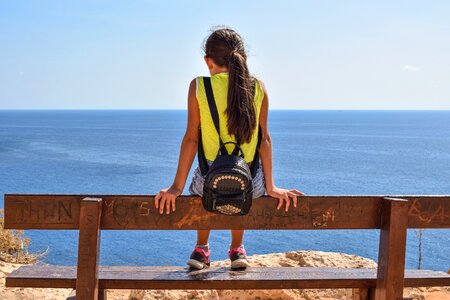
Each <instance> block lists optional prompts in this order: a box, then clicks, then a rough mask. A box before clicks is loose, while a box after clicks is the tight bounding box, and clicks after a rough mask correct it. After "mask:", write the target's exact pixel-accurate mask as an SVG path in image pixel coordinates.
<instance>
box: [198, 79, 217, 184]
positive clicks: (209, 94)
mask: <svg viewBox="0 0 450 300" xmlns="http://www.w3.org/2000/svg"><path fill="white" fill-rule="evenodd" d="M203 84H204V86H205V92H206V99H207V100H208V107H209V111H210V112H211V117H212V119H213V123H214V127H215V128H216V131H217V134H218V135H219V147H220V146H222V145H223V141H222V138H221V137H220V123H219V113H218V112H217V106H216V101H215V100H214V93H213V90H212V86H211V78H210V77H206V76H204V77H203ZM201 134H202V132H201V129H199V140H198V152H197V153H198V165H199V167H200V171H201V173H202V175H203V176H204V175H206V173H207V172H208V169H209V166H208V162H207V161H206V156H205V151H204V149H203V143H202V138H201Z"/></svg>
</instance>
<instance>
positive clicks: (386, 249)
mask: <svg viewBox="0 0 450 300" xmlns="http://www.w3.org/2000/svg"><path fill="white" fill-rule="evenodd" d="M409 204H410V203H409V201H408V200H404V199H398V198H385V199H383V206H382V212H381V231H380V243H379V249H378V271H377V284H376V289H375V299H376V300H390V299H403V281H404V278H403V277H404V273H405V252H406V233H407V231H406V229H407V226H408V209H409Z"/></svg>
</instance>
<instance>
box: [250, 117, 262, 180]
mask: <svg viewBox="0 0 450 300" xmlns="http://www.w3.org/2000/svg"><path fill="white" fill-rule="evenodd" d="M261 140H262V130H261V125H260V126H258V142H257V144H256V150H255V156H254V157H253V161H252V164H251V166H250V171H251V172H252V177H253V178H255V175H256V172H257V171H258V168H259V146H260V145H261Z"/></svg>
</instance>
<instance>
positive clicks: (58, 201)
mask: <svg viewBox="0 0 450 300" xmlns="http://www.w3.org/2000/svg"><path fill="white" fill-rule="evenodd" d="M84 197H99V198H102V199H103V200H104V205H103V212H102V216H103V217H102V222H101V229H122V230H127V229H152V230H161V229H187V230H190V229H379V228H380V216H379V213H380V209H381V202H382V199H383V197H384V196H303V197H301V198H299V202H298V205H297V207H296V208H294V207H292V206H291V208H290V209H289V211H288V212H285V211H284V210H281V209H280V210H276V209H275V207H276V205H277V200H276V199H274V198H271V197H261V198H258V199H255V200H254V201H253V206H252V209H251V211H250V213H249V214H248V215H246V216H242V217H239V218H236V217H234V216H224V215H218V214H213V213H209V212H206V211H205V210H204V209H203V207H202V205H201V198H199V197H195V196H179V197H178V199H177V210H176V211H175V212H173V213H171V214H170V215H169V216H167V215H165V214H163V215H160V214H159V211H158V210H157V209H156V208H155V206H154V196H152V195H45V194H29V195H28V194H6V195H5V228H6V229H78V228H79V218H80V202H81V199H83V198H84ZM392 197H396V198H402V199H408V200H410V202H411V204H410V210H409V212H408V228H450V196H392Z"/></svg>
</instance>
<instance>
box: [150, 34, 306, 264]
mask: <svg viewBox="0 0 450 300" xmlns="http://www.w3.org/2000/svg"><path fill="white" fill-rule="evenodd" d="M204 52H205V56H204V59H205V62H206V65H207V67H208V70H209V73H210V74H211V85H212V89H213V94H214V99H215V102H216V106H217V110H218V113H219V124H220V136H221V138H222V140H223V142H224V143H225V142H228V141H234V142H237V143H238V144H240V145H241V148H242V150H243V152H244V159H245V161H246V162H247V163H249V164H250V163H252V159H253V157H254V154H255V151H256V146H257V140H258V126H259V125H260V126H261V131H262V140H261V144H260V149H259V151H260V167H259V169H258V170H257V172H256V175H255V178H254V179H253V198H257V197H260V196H263V195H264V194H265V193H266V192H267V194H268V195H269V196H271V197H275V198H278V206H277V209H280V208H281V207H282V205H283V203H286V205H285V210H286V211H287V210H288V209H289V206H290V205H291V200H292V202H293V205H294V207H296V206H297V196H298V195H302V193H301V192H299V191H297V190H286V189H282V188H278V187H276V186H275V183H274V181H273V178H272V141H271V139H270V135H269V129H268V128H267V115H268V107H269V96H268V94H267V91H266V89H265V86H264V84H263V83H262V81H261V80H256V79H255V78H254V77H252V76H250V74H249V71H248V68H247V55H246V52H245V48H244V42H243V40H242V38H241V36H240V35H239V34H238V33H237V32H235V31H234V30H232V29H230V28H227V27H225V28H219V29H216V30H214V31H213V32H212V33H211V35H210V36H209V37H208V38H207V40H206V42H205V45H204ZM199 127H200V128H201V135H202V136H201V138H202V143H203V148H204V153H205V157H206V159H207V163H208V164H209V165H211V163H212V161H213V160H214V159H215V156H216V154H217V152H218V149H219V136H218V134H217V131H216V129H215V127H214V123H213V120H212V117H211V115H210V112H209V107H208V102H207V98H206V93H205V86H204V83H203V78H202V77H201V76H199V77H197V78H196V79H194V80H192V81H191V83H190V86H189V93H188V124H187V129H186V133H185V135H184V138H183V141H182V143H181V149H180V156H179V160H178V168H177V172H176V176H175V179H174V181H173V184H172V185H171V186H170V187H168V188H166V189H162V190H161V191H160V192H159V193H158V194H157V195H156V196H155V206H156V208H159V212H160V213H161V214H162V213H164V211H165V212H166V214H169V213H170V210H171V209H172V211H175V199H176V198H177V197H178V196H179V195H180V194H181V193H182V191H183V188H184V186H185V183H186V179H187V176H188V173H189V170H190V168H191V165H192V162H193V160H194V157H195V155H196V152H197V147H198V141H199ZM228 146H229V147H228ZM226 147H227V150H228V152H229V153H231V152H232V150H233V147H234V146H233V145H232V144H227V145H226ZM203 182H204V177H203V176H202V175H201V172H200V169H199V167H197V168H196V169H195V170H194V175H193V179H192V182H191V184H190V186H189V192H190V193H191V194H197V195H200V196H201V195H202V194H203ZM209 233H210V230H197V244H196V246H195V249H194V251H193V252H192V254H191V256H190V259H189V261H188V262H187V263H188V265H190V266H191V267H193V268H196V269H202V268H204V267H205V266H209V264H210V252H209V244H208V238H209ZM243 235H244V230H231V237H232V238H231V245H230V249H229V250H228V256H229V258H230V260H231V268H233V269H235V268H242V267H247V266H249V263H248V261H247V258H246V252H245V249H244V246H243V244H242V238H243Z"/></svg>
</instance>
